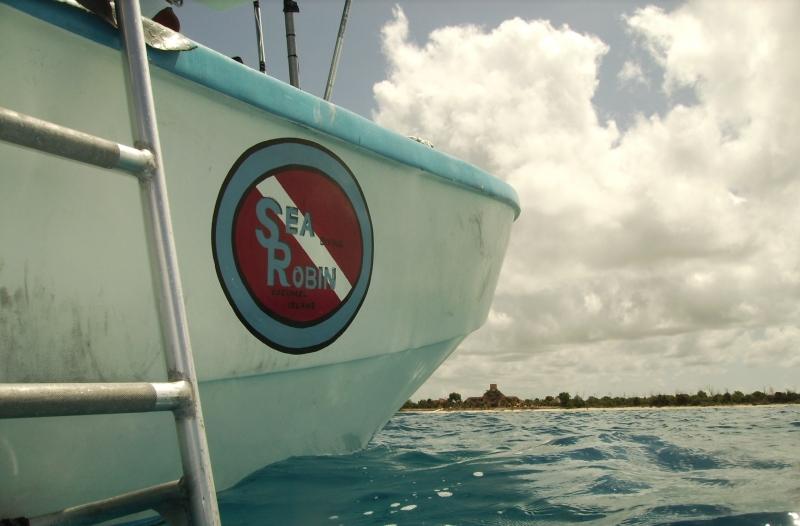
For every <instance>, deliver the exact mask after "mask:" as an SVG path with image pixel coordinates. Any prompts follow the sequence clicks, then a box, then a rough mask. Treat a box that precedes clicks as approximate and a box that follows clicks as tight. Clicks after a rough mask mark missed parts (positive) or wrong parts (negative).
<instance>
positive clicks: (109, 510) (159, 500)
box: [26, 480, 184, 526]
mask: <svg viewBox="0 0 800 526" xmlns="http://www.w3.org/2000/svg"><path fill="white" fill-rule="evenodd" d="M183 498H184V495H183V487H182V484H181V482H180V481H178V480H174V481H172V482H167V483H164V484H159V485H158V486H153V487H150V488H145V489H142V490H138V491H132V492H130V493H125V494H123V495H119V496H116V497H111V498H110V499H104V500H98V501H95V502H91V503H89V504H82V505H80V506H75V507H73V508H67V509H65V510H62V511H58V512H56V513H48V514H47V515H40V516H38V517H31V518H29V519H27V521H28V522H27V523H26V524H29V525H30V526H51V525H59V526H83V525H84V524H86V525H88V524H97V523H99V522H103V521H108V520H111V519H116V518H119V517H125V516H126V515H131V514H133V513H138V512H140V511H147V510H156V511H160V509H161V508H163V507H164V506H165V505H167V504H168V503H170V502H172V503H175V502H178V501H179V500H181V499H183Z"/></svg>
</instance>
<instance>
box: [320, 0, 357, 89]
mask: <svg viewBox="0 0 800 526" xmlns="http://www.w3.org/2000/svg"><path fill="white" fill-rule="evenodd" d="M349 14H350V0H344V9H342V21H341V22H340V23H339V34H338V35H337V36H336V46H335V47H334V48H333V58H332V59H331V70H330V71H329V72H328V84H327V85H326V86H325V95H324V96H323V97H322V98H323V99H325V100H331V95H332V94H333V83H334V82H336V70H337V69H338V68H339V55H340V54H341V52H342V42H344V30H345V28H347V17H348V15H349Z"/></svg>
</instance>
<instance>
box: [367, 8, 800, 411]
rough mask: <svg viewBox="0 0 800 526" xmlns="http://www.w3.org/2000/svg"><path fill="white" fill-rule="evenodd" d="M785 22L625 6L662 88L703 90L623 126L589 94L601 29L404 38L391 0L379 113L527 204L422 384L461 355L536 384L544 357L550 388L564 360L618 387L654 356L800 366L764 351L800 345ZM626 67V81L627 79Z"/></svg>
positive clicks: (459, 365) (462, 31)
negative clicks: (461, 324)
mask: <svg viewBox="0 0 800 526" xmlns="http://www.w3.org/2000/svg"><path fill="white" fill-rule="evenodd" d="M798 19H800V4H798V3H797V2H791V1H786V2H781V1H775V2H769V3H767V2H764V3H745V2H743V3H738V2H726V3H719V2H714V3H694V2H692V3H688V4H686V5H684V6H682V7H681V8H679V9H677V10H675V11H673V12H665V11H663V10H661V9H659V8H654V7H648V8H645V9H641V10H638V11H636V12H635V13H633V14H632V15H630V16H629V17H627V18H626V22H627V24H628V26H629V30H630V33H631V36H632V38H636V39H637V41H638V42H639V43H640V44H641V46H642V47H643V48H644V49H646V50H647V51H648V52H649V53H650V54H651V55H652V56H653V58H654V59H655V60H656V62H657V63H658V64H660V65H661V66H662V67H663V68H664V84H663V86H662V89H663V90H664V91H665V92H667V93H670V92H672V91H674V90H675V89H677V88H687V87H688V88H692V89H693V90H694V91H695V93H696V96H697V100H698V103H697V104H696V105H693V106H681V105H676V106H674V107H672V108H671V109H670V110H669V111H668V112H667V113H666V114H665V115H664V116H663V117H659V116H655V115H654V116H649V117H645V116H641V117H640V118H639V119H638V120H637V121H636V122H635V123H634V124H633V125H632V126H631V127H630V128H629V129H628V130H627V131H626V132H625V133H624V134H622V133H621V132H620V131H619V130H618V129H617V126H616V124H615V123H614V122H612V121H609V122H600V121H599V120H598V117H597V113H596V111H595V108H594V107H593V105H592V97H593V95H594V91H595V88H596V87H597V82H598V81H597V79H598V69H599V67H600V64H601V61H602V59H603V56H604V54H605V53H606V52H607V51H608V47H607V46H606V45H605V44H604V43H603V42H601V41H600V40H599V39H598V38H596V37H594V36H591V35H582V34H578V33H576V32H574V31H572V30H571V29H570V28H569V27H566V26H564V27H560V28H556V27H553V26H552V25H551V24H550V23H549V22H547V21H537V20H534V21H524V20H521V19H513V20H508V21H505V22H503V23H502V24H500V25H499V26H498V27H496V28H494V29H491V30H485V29H481V28H478V27H474V26H462V27H446V28H442V29H438V30H436V31H434V32H433V33H431V35H430V37H429V40H428V42H427V43H426V44H425V45H424V46H417V45H415V44H413V43H411V42H409V40H408V21H407V20H406V18H405V16H404V15H403V13H402V11H400V10H399V9H397V10H396V16H395V19H394V20H393V21H392V22H390V23H389V24H387V26H386V27H385V28H384V51H385V54H386V56H387V59H388V61H389V75H388V78H387V79H386V80H385V81H383V82H380V83H378V84H376V85H375V87H374V93H375V98H376V101H377V105H378V110H377V112H376V114H375V119H376V120H377V121H378V122H379V123H381V124H383V125H385V126H388V127H390V128H393V129H396V130H397V131H399V132H401V133H403V134H406V135H416V136H421V137H424V138H426V139H428V140H430V141H431V142H433V143H434V144H435V145H436V147H437V148H438V149H441V150H444V151H447V152H450V153H452V154H454V155H456V156H459V157H462V158H465V159H467V160H469V161H471V162H473V163H475V164H477V165H479V166H481V167H482V168H484V169H486V170H487V171H489V172H490V173H493V174H495V175H497V176H499V177H501V178H503V179H504V180H506V181H508V182H509V183H511V184H512V185H513V186H514V187H515V188H516V189H517V191H518V193H519V195H520V200H521V202H522V206H523V212H522V215H521V217H520V219H519V220H518V221H517V223H516V225H515V228H514V233H513V236H512V241H511V246H510V249H509V254H508V256H507V260H506V265H505V267H504V271H503V275H502V276H501V280H500V284H499V287H498V292H497V296H496V301H495V305H494V310H493V313H492V314H491V315H490V320H489V323H488V324H487V325H486V327H485V328H484V329H482V330H481V331H479V332H478V333H477V334H476V335H475V336H473V337H471V338H470V339H468V340H467V342H466V343H465V344H464V349H463V350H462V351H459V353H458V354H457V355H456V356H455V357H454V358H452V359H451V360H450V361H449V362H448V363H447V364H445V366H444V367H443V369H442V371H441V372H440V373H437V376H436V377H435V379H434V383H433V384H432V385H441V386H446V385H454V382H455V383H457V379H458V378H459V377H460V376H459V375H461V374H462V373H464V371H466V370H467V369H468V370H469V371H472V372H471V373H470V375H472V376H475V375H476V373H475V371H484V373H483V374H484V375H485V376H491V375H493V377H495V378H497V377H502V378H518V380H515V381H518V382H519V388H520V389H530V390H533V389H535V387H533V386H532V385H531V381H532V380H531V379H532V377H531V371H537V373H536V374H540V373H541V372H544V371H550V369H551V368H552V369H553V371H556V373H552V371H551V373H552V374H550V373H548V374H549V376H546V377H547V378H549V380H548V381H549V382H550V383H548V385H550V384H551V383H553V382H555V381H556V380H557V379H559V378H560V379H562V380H565V381H566V379H565V378H562V376H563V374H557V372H558V371H561V370H562V369H563V368H564V367H565V366H571V367H575V368H576V369H575V371H579V370H580V368H581V367H583V368H584V369H586V371H587V372H586V373H583V374H584V375H585V377H586V378H589V377H592V378H595V379H596V378H603V379H604V380H603V382H606V383H604V384H602V385H607V386H608V390H614V391H621V390H622V389H618V388H614V387H613V382H621V381H625V382H627V384H629V385H633V384H634V383H635V381H632V380H631V379H633V378H635V377H636V375H638V374H644V373H645V372H646V371H651V370H652V367H651V366H646V365H645V364H644V362H643V361H642V360H645V358H643V357H652V355H653V353H654V352H655V353H656V354H657V355H658V356H659V358H658V359H657V360H656V362H657V363H663V364H665V365H664V367H667V368H668V366H669V364H670V363H673V361H674V367H675V370H676V371H677V370H679V369H680V367H679V365H680V364H683V365H685V366H687V367H691V368H692V370H693V371H699V370H700V369H702V366H705V365H707V364H714V363H718V362H719V360H720V359H723V361H724V360H734V362H731V363H734V364H735V363H741V362H744V361H748V360H758V359H759V358H758V357H762V358H765V357H767V356H769V357H770V359H776V358H780V359H781V360H783V362H781V363H785V364H790V363H791V364H793V365H792V366H793V367H797V366H798V364H797V359H796V358H793V357H792V355H791V353H790V352H788V351H785V350H784V351H781V352H780V353H776V351H775V350H774V349H776V348H781V349H790V348H794V347H796V346H797V344H798V343H800V335H798V334H797V331H796V330H790V329H789V328H790V327H792V326H793V324H794V323H795V320H796V319H797V318H798V315H799V314H800V309H798V305H800V302H798V300H800V257H799V256H800V236H797V235H796V232H795V231H794V228H793V226H794V225H796V224H798V219H800V217H798V216H799V215H800V213H799V212H798V210H800V207H798V205H797V203H798V201H800V199H799V198H800V191H799V187H798V184H797V180H798V179H799V177H798V176H800V173H798V172H799V171H800V169H799V168H798V167H800V150H798V148H797V144H798V143H799V142H800V141H799V139H800V102H799V101H798V99H797V98H796V96H795V95H794V94H795V93H796V92H798V91H799V90H800V68H797V67H796V64H797V63H800V57H798V55H800V36H799V35H800V33H797V32H796V31H795V30H794V27H793V23H794V22H793V21H796V20H798ZM629 64H631V65H630V66H628V70H629V71H628V73H624V71H625V67H623V73H621V74H620V78H622V77H625V78H626V79H628V80H629V81H635V80H636V79H637V78H639V75H641V69H640V68H639V69H638V70H637V69H636V67H635V66H634V65H633V64H634V63H633V62H630V63H629ZM642 78H643V77H642ZM454 130H455V131H456V132H455V133H454ZM784 329H786V330H784ZM758 331H761V332H758ZM756 333H758V334H763V335H764V338H765V340H764V341H761V340H759V341H758V343H754V341H755V340H752V341H751V339H749V338H750V336H748V335H753V334H756ZM720 334H725V335H733V336H730V337H726V338H718V337H717V336H714V335H720ZM620 342H622V343H620ZM776 346H777V347H776ZM661 353H666V354H663V355H662V354H661ZM571 355H572V356H578V357H580V359H577V360H574V363H573V362H572V361H567V362H565V361H564V360H565V359H566V357H567V356H571ZM498 357H500V358H498ZM503 357H504V358H503ZM647 359H648V360H649V359H650V358H647ZM664 360H666V362H664ZM791 360H794V362H792V361H791ZM623 362H624V363H625V364H626V367H627V368H628V369H629V370H628V371H627V372H625V371H623V370H622V369H621V368H620V364H621V363H623ZM725 363H728V362H725ZM556 364H557V366H555V365H556ZM704 364H705V365H704ZM465 366H468V367H467V369H464V367H465ZM731 366H733V365H731ZM669 367H672V366H669ZM515 368H516V369H515ZM587 368H588V369H587ZM590 369H591V370H590ZM515 370H516V371H517V372H516V373H515ZM464 374H466V373H464ZM478 374H480V373H478ZM570 374H572V373H570ZM575 374H578V373H577V372H576V373H575ZM698 374H700V373H698ZM708 374H711V373H708ZM515 375H516V376H515ZM712 376H713V374H712ZM481 378H484V377H483V376H481ZM543 378H544V377H543ZM698 378H701V376H698ZM626 379H627V380H626ZM504 381H505V380H504ZM592 381H593V382H594V380H592ZM448 382H449V383H448ZM481 383H483V382H481ZM731 387H736V386H731ZM554 388H556V389H558V388H559V387H558V386H556V387H554ZM598 388H600V386H599V384H598ZM666 388H670V387H669V386H666ZM670 389H671V388H670ZM519 394H523V395H524V394H525V393H524V392H520V393H519ZM589 394H591V393H589Z"/></svg>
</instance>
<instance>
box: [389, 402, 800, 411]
mask: <svg viewBox="0 0 800 526" xmlns="http://www.w3.org/2000/svg"><path fill="white" fill-rule="evenodd" d="M755 407H763V408H768V407H774V408H786V407H798V408H800V404H797V403H794V404H717V405H672V406H660V407H658V406H625V407H488V408H480V407H476V408H468V407H456V408H442V407H437V408H430V409H427V408H409V409H399V410H398V411H397V412H398V413H522V412H531V411H534V412H545V413H556V412H558V413H561V412H584V411H662V410H668V411H670V410H680V409H720V408H735V409H746V408H755Z"/></svg>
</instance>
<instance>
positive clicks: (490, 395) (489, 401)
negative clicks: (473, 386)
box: [463, 384, 522, 408]
mask: <svg viewBox="0 0 800 526" xmlns="http://www.w3.org/2000/svg"><path fill="white" fill-rule="evenodd" d="M521 404H522V401H521V400H520V399H519V398H518V397H516V396H506V395H504V394H503V393H501V392H500V390H499V389H498V388H497V384H489V390H488V391H486V392H485V393H483V396H470V397H469V398H467V399H466V400H464V403H463V407H475V408H482V407H519V406H520V405H521Z"/></svg>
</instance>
